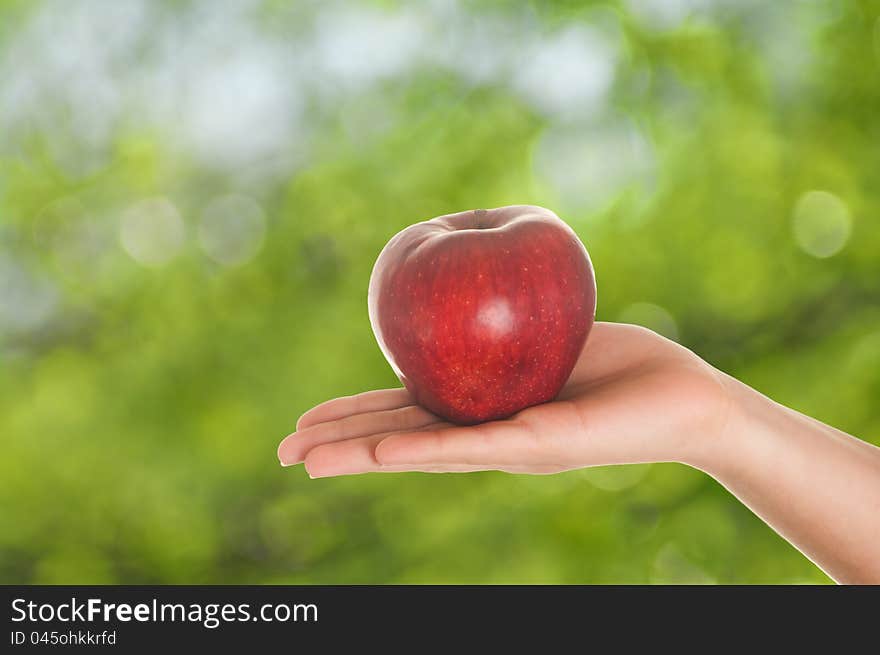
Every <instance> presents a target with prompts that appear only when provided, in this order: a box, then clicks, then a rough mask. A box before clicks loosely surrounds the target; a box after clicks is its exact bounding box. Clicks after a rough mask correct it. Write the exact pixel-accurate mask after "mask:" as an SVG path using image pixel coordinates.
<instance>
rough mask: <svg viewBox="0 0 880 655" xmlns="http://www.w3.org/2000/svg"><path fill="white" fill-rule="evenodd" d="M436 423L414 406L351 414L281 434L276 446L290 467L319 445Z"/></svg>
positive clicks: (424, 426)
mask: <svg viewBox="0 0 880 655" xmlns="http://www.w3.org/2000/svg"><path fill="white" fill-rule="evenodd" d="M340 400H341V399H340ZM440 422H441V419H440V418H439V417H437V416H435V415H434V414H431V413H430V412H429V411H427V410H425V409H422V408H421V407H419V406H418V405H408V406H405V407H401V408H399V409H387V410H382V411H373V412H367V413H363V414H351V415H347V416H343V417H342V418H339V419H337V420H328V421H324V422H320V423H316V424H313V425H312V426H310V427H306V428H301V429H300V430H299V431H298V432H295V433H293V434H291V435H289V436H287V437H285V438H284V440H283V441H282V442H281V444H280V445H279V446H278V459H279V460H280V461H281V463H282V464H283V465H284V466H290V465H292V464H298V463H299V462H301V461H303V458H304V457H305V456H306V453H308V452H309V451H310V450H311V449H313V448H315V447H317V446H320V445H323V444H327V443H332V442H338V441H344V440H348V439H356V438H359V437H367V436H371V435H376V434H387V433H389V432H397V431H401V430H418V429H424V428H427V427H429V426H432V425H435V424H437V423H440Z"/></svg>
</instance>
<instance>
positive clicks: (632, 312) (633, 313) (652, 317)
mask: <svg viewBox="0 0 880 655" xmlns="http://www.w3.org/2000/svg"><path fill="white" fill-rule="evenodd" d="M618 320H619V321H620V322H622V323H633V324H635V325H641V326H643V327H646V328H649V329H651V330H654V332H657V333H658V334H662V335H663V336H664V337H666V338H667V339H672V340H673V341H678V324H677V323H676V322H675V318H674V317H673V316H672V314H670V313H669V312H668V311H666V310H665V309H663V307H660V306H659V305H654V304H653V303H649V302H636V303H633V304H632V305H630V306H629V307H627V308H626V309H624V310H623V311H622V312H621V313H620V316H619V318H618Z"/></svg>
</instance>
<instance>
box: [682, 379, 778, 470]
mask: <svg viewBox="0 0 880 655" xmlns="http://www.w3.org/2000/svg"><path fill="white" fill-rule="evenodd" d="M714 373H715V374H716V378H717V382H718V388H719V398H718V402H717V403H714V405H713V406H712V407H711V408H710V409H709V411H708V413H709V414H710V416H708V417H707V419H706V421H705V426H704V427H703V429H702V432H701V434H698V435H696V438H695V439H693V440H692V447H691V448H689V449H688V452H687V454H686V458H685V459H684V461H683V463H685V464H688V465H689V466H693V467H694V468H697V469H700V470H702V471H704V472H706V473H708V474H709V475H711V476H712V477H714V478H719V477H723V476H725V475H727V474H729V473H733V472H734V471H735V470H736V469H737V468H739V467H741V466H746V465H747V460H748V458H749V457H751V456H752V455H751V453H753V452H754V450H755V447H756V445H757V446H760V444H761V443H762V440H761V437H760V434H762V433H763V432H765V431H766V430H767V429H768V428H769V425H768V423H769V422H770V419H771V417H772V416H773V406H775V405H776V403H774V402H773V401H772V400H770V399H769V398H767V397H766V396H764V395H763V394H761V393H759V392H758V391H756V390H755V389H752V388H751V387H749V386H748V385H746V384H744V383H742V382H740V381H739V380H737V379H736V378H734V377H732V376H730V375H727V374H726V373H722V372H721V371H717V370H716V371H714ZM763 443H764V445H769V443H767V441H766V440H763Z"/></svg>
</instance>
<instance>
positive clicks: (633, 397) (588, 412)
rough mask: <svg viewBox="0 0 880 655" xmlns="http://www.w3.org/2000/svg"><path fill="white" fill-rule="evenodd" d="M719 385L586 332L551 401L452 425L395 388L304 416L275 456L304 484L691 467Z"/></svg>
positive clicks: (711, 375)
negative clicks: (662, 464)
mask: <svg viewBox="0 0 880 655" xmlns="http://www.w3.org/2000/svg"><path fill="white" fill-rule="evenodd" d="M725 378H726V376H724V375H723V374H722V373H720V372H719V371H717V370H716V369H714V368H712V367H711V366H710V365H709V364H707V363H706V362H704V361H703V360H702V359H700V358H699V357H697V356H696V355H694V354H693V353H692V352H691V351H689V350H687V349H686V348H683V347H682V346H680V345H678V344H676V343H674V342H672V341H669V340H668V339H665V338H663V337H661V336H660V335H658V334H655V333H654V332H651V331H650V330H647V329H645V328H641V327H637V326H634V325H624V324H616V323H596V324H595V325H594V326H593V329H592V331H591V333H590V336H589V339H588V341H587V344H586V347H585V348H584V351H583V353H582V354H581V357H580V359H579V361H578V363H577V365H576V366H575V369H574V371H573V372H572V374H571V376H570V378H569V380H568V382H567V383H566V385H565V387H564V388H563V390H562V391H561V392H560V394H559V396H558V398H557V399H556V400H554V401H553V402H549V403H545V404H543V405H537V406H534V407H529V408H527V409H525V410H523V411H521V412H519V413H517V414H515V415H514V416H511V417H510V418H508V419H504V420H500V421H492V422H489V423H483V424H480V425H474V426H468V427H461V426H455V425H452V424H450V423H447V422H445V421H443V420H442V419H440V418H439V417H437V416H435V415H434V414H431V413H430V412H428V411H427V410H425V409H423V408H421V407H419V406H418V405H415V404H414V403H413V400H412V398H411V397H410V395H409V394H408V393H407V392H406V390H404V389H386V390H380V391H368V392H366V393H362V394H358V395H355V396H349V397H345V398H337V399H334V400H330V401H327V402H325V403H322V404H321V405H318V406H317V407H315V408H313V409H311V410H309V411H308V412H306V413H305V414H304V415H303V416H302V417H301V418H300V420H299V421H298V423H297V431H296V432H295V433H293V434H291V435H290V436H288V437H286V438H285V439H284V440H283V441H282V442H281V445H280V446H279V448H278V457H279V459H280V460H281V462H282V464H284V465H285V466H289V465H292V464H297V463H299V462H303V461H304V462H305V467H306V470H307V471H308V473H309V475H310V476H312V477H315V478H317V477H328V476H334V475H347V474H354V473H368V472H380V471H386V472H390V471H431V472H446V471H459V472H462V471H479V470H487V469H494V470H501V471H507V472H511V473H556V472H559V471H565V470H569V469H575V468H581V467H585V466H597V465H603V464H622V463H634V462H656V461H681V462H687V463H695V462H700V461H701V460H702V459H703V458H705V457H706V455H707V453H708V452H709V451H710V450H711V449H712V447H713V444H714V442H715V441H716V440H717V439H718V437H719V435H720V433H721V432H722V431H723V429H724V426H725V423H726V417H727V415H728V412H729V405H730V400H729V392H728V385H727V382H726V379H725Z"/></svg>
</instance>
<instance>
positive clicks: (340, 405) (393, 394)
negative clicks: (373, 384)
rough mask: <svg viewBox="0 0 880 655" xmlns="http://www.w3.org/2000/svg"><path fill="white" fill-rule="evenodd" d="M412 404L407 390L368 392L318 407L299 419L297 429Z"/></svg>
mask: <svg viewBox="0 0 880 655" xmlns="http://www.w3.org/2000/svg"><path fill="white" fill-rule="evenodd" d="M412 404H413V400H412V397H411V396H410V395H409V392H408V391H407V390H406V389H379V390H376V391H366V392H364V393H359V394H356V395H354V396H345V397H343V398H334V399H332V400H328V401H326V402H323V403H321V404H320V405H316V406H315V407H313V408H312V409H310V410H309V411H307V412H306V413H305V414H303V415H302V416H300V417H299V420H298V421H297V422H296V429H297V430H298V431H299V430H304V429H305V428H308V427H311V426H313V425H317V424H318V423H324V422H327V421H335V420H338V419H341V418H343V417H345V416H350V415H352V414H363V413H366V412H381V411H385V410H389V409H398V408H400V407H406V406H407V405H412Z"/></svg>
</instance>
